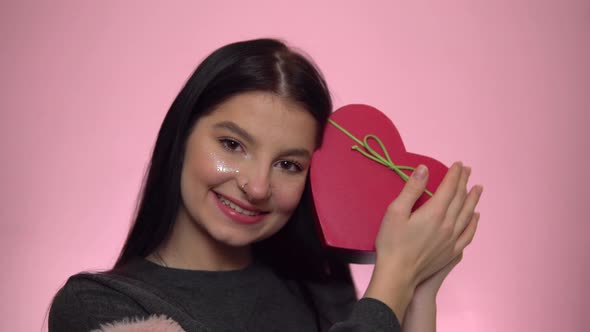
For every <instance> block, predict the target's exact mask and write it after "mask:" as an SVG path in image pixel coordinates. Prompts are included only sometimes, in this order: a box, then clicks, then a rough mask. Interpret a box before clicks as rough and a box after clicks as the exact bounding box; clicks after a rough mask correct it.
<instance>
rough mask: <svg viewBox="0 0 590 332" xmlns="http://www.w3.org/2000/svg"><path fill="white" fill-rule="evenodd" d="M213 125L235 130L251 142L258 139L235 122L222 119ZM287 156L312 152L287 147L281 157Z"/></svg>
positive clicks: (306, 156) (307, 156) (234, 131)
mask: <svg viewBox="0 0 590 332" xmlns="http://www.w3.org/2000/svg"><path fill="white" fill-rule="evenodd" d="M213 127H214V128H223V129H227V130H229V131H231V132H233V133H234V134H236V135H238V136H240V137H241V138H242V139H243V140H245V141H246V142H248V143H249V144H256V139H255V138H254V137H253V136H252V135H250V133H248V132H247V131H246V129H244V128H242V127H240V126H238V125H237V124H235V123H234V122H231V121H222V122H219V123H217V124H215V125H214V126H213ZM285 156H293V157H305V158H309V157H310V156H311V153H310V152H309V151H307V149H299V148H295V149H287V150H285V151H282V152H281V157H285Z"/></svg>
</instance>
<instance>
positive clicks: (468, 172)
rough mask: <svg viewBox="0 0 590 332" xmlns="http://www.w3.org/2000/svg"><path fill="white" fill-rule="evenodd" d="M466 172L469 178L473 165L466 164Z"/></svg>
mask: <svg viewBox="0 0 590 332" xmlns="http://www.w3.org/2000/svg"><path fill="white" fill-rule="evenodd" d="M465 172H466V173H467V178H469V176H470V175H471V167H469V166H465Z"/></svg>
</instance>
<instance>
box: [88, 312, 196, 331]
mask: <svg viewBox="0 0 590 332" xmlns="http://www.w3.org/2000/svg"><path fill="white" fill-rule="evenodd" d="M92 332H185V331H184V330H183V329H182V327H180V325H178V323H177V322H176V321H174V320H173V319H171V318H168V317H166V316H164V315H162V316H157V315H153V316H150V317H148V318H147V319H141V318H125V319H123V320H121V321H118V322H113V323H108V324H103V325H101V326H100V329H99V330H93V331H92Z"/></svg>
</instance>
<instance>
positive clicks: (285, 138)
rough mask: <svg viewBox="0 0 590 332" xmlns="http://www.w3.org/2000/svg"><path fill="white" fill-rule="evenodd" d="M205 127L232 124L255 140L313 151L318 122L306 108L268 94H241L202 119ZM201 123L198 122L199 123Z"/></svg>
mask: <svg viewBox="0 0 590 332" xmlns="http://www.w3.org/2000/svg"><path fill="white" fill-rule="evenodd" d="M202 120H203V121H202V122H203V124H204V125H205V126H207V127H211V126H214V125H215V124H216V123H219V122H223V121H231V122H234V123H235V124H237V125H238V126H240V127H241V128H243V129H245V130H246V131H248V133H249V134H250V135H252V136H253V137H254V138H256V139H257V140H262V141H263V142H266V143H271V142H275V143H280V144H283V145H288V146H289V147H305V148H308V149H310V150H313V149H314V147H315V138H316V131H317V122H316V120H315V118H314V117H313V115H312V114H311V113H310V112H309V111H307V110H306V109H305V108H303V107H302V106H300V105H299V104H296V103H294V102H292V101H290V100H288V99H286V98H283V97H280V96H277V95H275V94H272V93H267V92H248V93H242V94H239V95H236V96H233V97H232V98H230V99H228V100H227V101H225V102H224V103H222V104H220V105H218V106H217V107H216V108H215V109H214V110H213V111H212V112H211V113H210V114H209V115H207V116H206V117H204V118H203V119H202ZM199 122H201V121H199Z"/></svg>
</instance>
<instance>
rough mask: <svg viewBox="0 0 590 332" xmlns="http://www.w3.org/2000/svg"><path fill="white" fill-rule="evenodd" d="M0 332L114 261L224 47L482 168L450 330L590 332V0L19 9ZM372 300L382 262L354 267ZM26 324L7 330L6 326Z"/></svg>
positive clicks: (5, 120)
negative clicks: (314, 70)
mask: <svg viewBox="0 0 590 332" xmlns="http://www.w3.org/2000/svg"><path fill="white" fill-rule="evenodd" d="M0 26H1V29H0V34H1V38H0V40H1V43H2V44H1V45H2V46H1V47H2V50H1V52H0V73H1V75H0V84H1V85H0V91H1V92H0V93H1V98H0V112H1V113H0V156H1V158H2V159H1V161H2V166H1V170H2V171H1V172H0V184H1V186H0V200H1V203H0V204H1V205H0V227H1V229H0V237H1V241H0V249H1V250H0V252H1V253H2V255H1V262H2V275H1V277H0V281H1V282H0V291H1V297H2V299H3V301H1V303H0V314H1V315H0V316H1V317H4V318H5V319H3V320H2V321H1V322H0V330H1V331H40V330H42V329H43V327H42V326H43V321H44V316H45V313H46V310H47V309H48V306H49V303H50V301H51V298H52V296H53V295H54V294H55V292H56V291H57V290H58V288H59V287H60V286H61V285H62V284H63V282H65V280H66V279H67V277H68V276H69V275H71V274H74V273H76V272H78V271H81V270H87V269H103V268H107V267H109V266H111V264H113V262H114V260H115V257H116V255H117V253H118V251H119V249H120V246H121V244H122V242H123V240H124V238H125V235H126V231H127V229H128V227H129V222H130V218H131V214H132V211H133V209H134V204H135V199H136V197H137V192H138V189H139V186H140V182H141V179H142V175H143V172H144V170H145V167H146V163H147V160H148V157H149V152H150V150H151V147H152V144H153V143H154V140H155V137H156V134H157V130H158V128H159V125H160V122H161V120H162V119H163V116H164V114H165V112H166V110H167V108H168V106H169V105H170V103H171V102H172V100H173V98H174V97H175V95H176V93H177V92H178V91H179V89H180V88H181V86H182V84H183V82H184V81H185V79H186V78H187V77H188V75H189V74H190V73H191V72H192V70H193V69H194V67H195V66H196V65H197V64H198V63H199V62H200V60H201V59H202V58H203V57H204V56H205V55H207V54H208V53H209V52H211V51H212V50H213V49H215V48H217V47H219V46H221V45H223V44H225V43H228V42H232V41H236V40H241V39H249V38H254V37H261V36H271V37H280V38H283V39H285V40H287V41H288V42H290V43H291V44H292V45H295V46H298V47H300V48H301V49H303V50H304V51H306V52H307V53H309V54H310V55H311V56H312V57H313V58H314V59H315V60H316V62H317V63H318V64H319V66H320V67H321V68H322V70H323V72H324V73H325V75H326V77H327V80H328V82H329V84H330V86H331V88H332V91H333V94H334V98H335V104H336V106H341V105H344V104H349V103H368V104H371V105H374V106H376V107H378V108H380V109H381V110H383V111H385V112H386V113H387V114H388V115H389V116H390V117H391V118H392V119H393V121H394V122H395V123H396V125H397V126H398V128H399V129H400V132H401V134H402V137H403V138H404V140H405V142H406V146H407V148H408V149H409V150H410V151H414V152H417V153H421V154H427V155H430V156H432V157H434V158H437V159H439V160H441V161H442V162H444V163H446V164H448V165H450V164H451V163H452V162H453V161H454V160H463V161H464V162H465V163H466V164H467V165H471V166H472V167H473V174H472V180H471V184H476V183H481V184H484V187H485V190H484V195H483V198H482V203H481V204H480V208H479V210H480V211H481V214H482V217H481V221H480V228H479V231H478V234H477V236H476V239H475V241H474V242H473V244H472V245H471V246H470V247H469V249H468V251H467V252H466V253H465V258H464V260H463V262H462V263H461V264H460V265H459V267H457V268H456V270H455V271H454V272H453V273H452V274H451V276H450V277H449V279H448V280H447V282H446V283H445V285H444V286H443V289H442V290H441V293H440V294H439V300H438V303H439V311H438V312H439V320H438V327H439V331H465V332H467V331H482V332H486V331H504V332H508V331H511V332H512V331H513V332H517V331H518V332H521V331H584V330H585V329H584V328H583V327H584V326H587V325H588V324H589V323H590V321H589V320H588V316H589V315H588V314H589V312H588V309H587V308H588V305H589V303H588V298H589V297H590V291H589V287H588V285H587V282H588V281H589V280H590V273H589V266H588V261H589V254H588V253H589V247H588V244H587V243H588V241H587V237H588V234H589V232H588V231H589V230H590V229H589V227H588V225H587V221H588V220H587V216H586V214H587V211H588V209H587V199H588V197H589V196H588V194H587V192H586V191H587V188H588V185H589V184H590V176H589V175H588V169H589V166H590V165H589V164H588V151H589V150H590V146H589V142H590V140H589V137H588V136H589V135H588V134H587V128H586V127H587V126H588V125H589V124H590V122H589V121H588V120H589V106H590V60H589V59H590V2H589V1H564V0H561V1H557V0H555V1H533V0H528V1H508V0H503V1H452V2H451V1H445V2H443V1H386V0H384V1H365V2H363V3H362V4H361V2H360V1H354V2H353V1H350V2H343V1H332V2H327V1H317V2H316V1H298V2H297V3H296V4H294V3H292V2H288V1H276V0H273V1H270V0H269V1H256V2H250V1H246V2H244V1H235V2H228V1H198V2H197V1H193V2H175V3H174V4H171V2H169V1H167V2H162V1H158V2H156V1H153V2H152V1H126V2H121V1H101V2H88V1H37V2H36V3H33V2H32V1H16V0H15V1H2V3H1V4H0ZM353 269H354V276H355V279H356V282H357V285H358V288H359V290H360V291H361V294H362V292H363V291H364V289H365V286H366V285H367V283H368V278H369V276H370V273H371V270H372V268H371V266H353ZM6 318H9V319H6Z"/></svg>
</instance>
